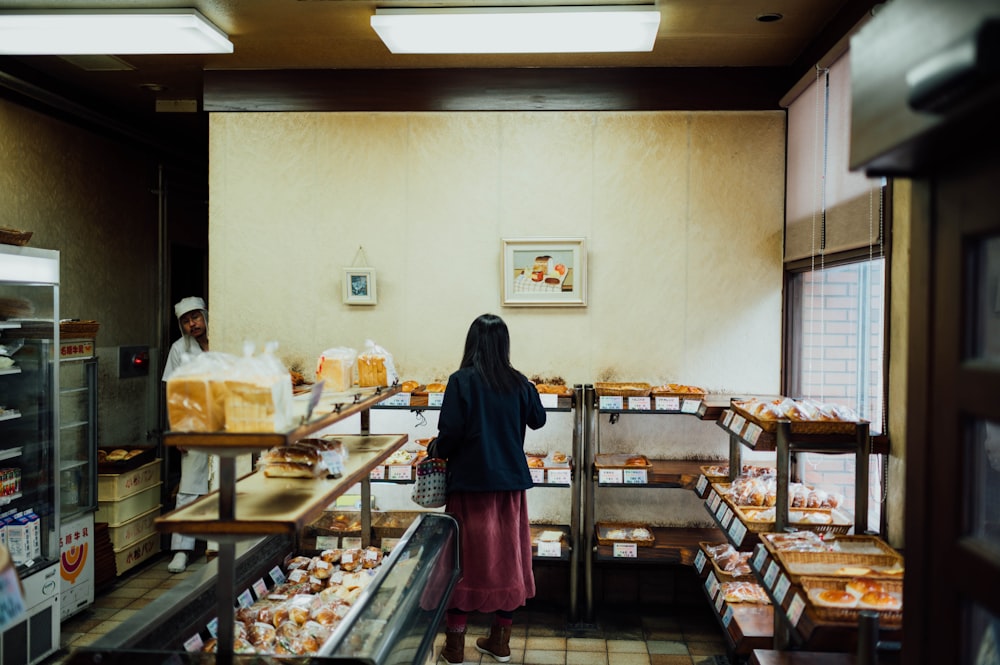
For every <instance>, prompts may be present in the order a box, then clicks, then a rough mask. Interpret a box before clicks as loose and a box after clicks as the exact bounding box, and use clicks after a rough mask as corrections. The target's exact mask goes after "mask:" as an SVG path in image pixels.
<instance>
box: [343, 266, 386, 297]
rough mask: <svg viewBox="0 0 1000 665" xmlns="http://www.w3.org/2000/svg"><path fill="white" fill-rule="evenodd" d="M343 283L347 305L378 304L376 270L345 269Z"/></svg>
mask: <svg viewBox="0 0 1000 665" xmlns="http://www.w3.org/2000/svg"><path fill="white" fill-rule="evenodd" d="M343 282H344V302H345V303H346V304H348V305H374V304H375V303H377V302H378V295H377V293H376V291H375V269H374V268H344V279H343Z"/></svg>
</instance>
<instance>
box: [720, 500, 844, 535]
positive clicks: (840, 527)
mask: <svg viewBox="0 0 1000 665" xmlns="http://www.w3.org/2000/svg"><path fill="white" fill-rule="evenodd" d="M725 500H726V501H727V502H728V503H729V505H730V507H732V508H733V509H734V510H735V511H736V513H737V517H738V518H739V519H740V521H741V522H743V524H745V525H746V527H747V531H751V532H753V533H768V532H770V531H774V524H775V522H774V520H770V521H760V520H755V519H751V517H748V516H747V513H746V512H744V511H747V510H749V511H759V510H767V509H766V508H763V507H757V506H737V505H736V504H734V503H732V502H731V501H729V499H728V498H726V499H725ZM835 510H836V509H833V508H793V509H791V510H789V511H788V512H789V513H792V512H796V513H803V514H825V515H830V516H831V518H832V514H833V513H834V511H835ZM836 512H837V513H838V514H839V515H840V516H842V517H844V518H845V519H846V518H847V515H845V514H844V513H842V512H840V511H836ZM789 517H791V515H789ZM788 526H790V527H794V528H796V529H799V530H802V531H816V532H818V533H842V534H846V533H847V532H848V531H850V530H851V528H852V527H853V526H854V522H853V521H848V522H847V523H840V522H837V523H831V524H811V523H809V522H792V521H791V520H789V522H788Z"/></svg>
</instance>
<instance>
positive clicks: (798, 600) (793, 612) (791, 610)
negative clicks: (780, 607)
mask: <svg viewBox="0 0 1000 665" xmlns="http://www.w3.org/2000/svg"><path fill="white" fill-rule="evenodd" d="M804 609H806V601H804V600H802V596H801V595H800V594H795V595H793V596H792V602H791V603H789V604H788V612H787V613H786V614H787V615H788V622H789V623H790V624H792V625H793V626H798V625H799V619H801V618H802V611H803V610H804Z"/></svg>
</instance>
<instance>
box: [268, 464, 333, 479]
mask: <svg viewBox="0 0 1000 665" xmlns="http://www.w3.org/2000/svg"><path fill="white" fill-rule="evenodd" d="M325 470H326V467H324V466H321V465H319V464H301V463H299V462H275V463H273V464H268V465H267V466H265V467H264V476H265V477H267V478H318V477H320V476H322V475H323V474H324V472H325Z"/></svg>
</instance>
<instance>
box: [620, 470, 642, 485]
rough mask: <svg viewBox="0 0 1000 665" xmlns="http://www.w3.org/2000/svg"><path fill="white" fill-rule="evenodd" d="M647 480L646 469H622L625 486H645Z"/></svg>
mask: <svg viewBox="0 0 1000 665" xmlns="http://www.w3.org/2000/svg"><path fill="white" fill-rule="evenodd" d="M647 478H648V474H647V470H646V469H623V474H622V479H623V480H624V482H625V484H626V485H645V484H647V482H648V480H647Z"/></svg>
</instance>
